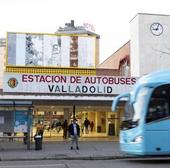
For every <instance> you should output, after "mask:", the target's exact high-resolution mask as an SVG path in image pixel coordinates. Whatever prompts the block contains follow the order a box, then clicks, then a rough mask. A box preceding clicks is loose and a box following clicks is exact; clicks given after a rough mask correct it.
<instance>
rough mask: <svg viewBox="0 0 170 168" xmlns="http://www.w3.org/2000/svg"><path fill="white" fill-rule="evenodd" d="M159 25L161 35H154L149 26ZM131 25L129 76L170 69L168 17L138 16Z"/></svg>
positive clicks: (169, 28) (169, 23) (169, 26)
mask: <svg viewBox="0 0 170 168" xmlns="http://www.w3.org/2000/svg"><path fill="white" fill-rule="evenodd" d="M153 23H159V24H161V25H162V26H163V33H161V34H160V35H154V34H153V33H152V31H151V25H152V24H153ZM130 24H131V76H142V75H145V74H148V73H150V72H152V71H155V70H161V69H167V68H169V67H170V61H169V58H170V38H169V37H170V16H169V15H154V14H138V15H136V17H135V18H134V19H133V20H132V21H131V22H130Z"/></svg>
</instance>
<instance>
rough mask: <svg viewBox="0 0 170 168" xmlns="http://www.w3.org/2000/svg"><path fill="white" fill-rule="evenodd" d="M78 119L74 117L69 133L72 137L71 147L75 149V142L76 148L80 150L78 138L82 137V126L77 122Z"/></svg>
mask: <svg viewBox="0 0 170 168" xmlns="http://www.w3.org/2000/svg"><path fill="white" fill-rule="evenodd" d="M76 121H77V120H76V119H74V120H73V122H72V123H71V124H70V125H69V128H68V130H69V133H70V137H71V147H70V149H71V150H73V149H74V148H73V145H74V143H75V145H76V149H77V150H79V146H78V138H79V137H80V126H79V125H78V124H77V122H76Z"/></svg>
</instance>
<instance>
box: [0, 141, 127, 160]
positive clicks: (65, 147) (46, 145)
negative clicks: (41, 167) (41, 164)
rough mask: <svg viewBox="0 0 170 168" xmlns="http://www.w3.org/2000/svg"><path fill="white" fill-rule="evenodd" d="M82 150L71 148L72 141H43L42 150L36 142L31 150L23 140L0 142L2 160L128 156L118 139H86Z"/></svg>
mask: <svg viewBox="0 0 170 168" xmlns="http://www.w3.org/2000/svg"><path fill="white" fill-rule="evenodd" d="M79 148H80V150H70V142H69V141H68V140H67V141H55V142H54V141H52V142H43V149H42V150H38V151H36V150H35V147H34V144H32V145H31V150H27V149H26V146H25V145H24V144H22V143H21V142H17V141H14V142H0V160H1V161H5V160H41V159H43V160H45V159H56V160H57V159H60V160H62V159H67V160H71V159H72V160H73V159H74V160H76V159H77V160H80V159H86V160H87V159H91V160H93V159H115V158H123V157H126V156H124V155H123V154H121V153H120V151H119V143H118V142H117V141H106V140H104V141H89V140H88V141H84V140H80V142H79Z"/></svg>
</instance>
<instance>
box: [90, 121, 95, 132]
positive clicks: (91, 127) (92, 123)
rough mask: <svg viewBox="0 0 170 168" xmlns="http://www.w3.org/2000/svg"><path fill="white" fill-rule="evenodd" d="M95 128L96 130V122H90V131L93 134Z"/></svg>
mask: <svg viewBox="0 0 170 168" xmlns="http://www.w3.org/2000/svg"><path fill="white" fill-rule="evenodd" d="M93 128H94V122H93V121H91V122H90V130H91V132H93Z"/></svg>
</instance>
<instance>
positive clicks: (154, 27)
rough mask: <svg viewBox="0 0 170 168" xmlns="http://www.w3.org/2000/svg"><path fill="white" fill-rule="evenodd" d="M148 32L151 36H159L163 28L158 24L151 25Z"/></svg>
mask: <svg viewBox="0 0 170 168" xmlns="http://www.w3.org/2000/svg"><path fill="white" fill-rule="evenodd" d="M150 30H151V32H152V34H153V35H155V36H160V35H161V34H162V33H163V26H162V25H161V24H160V23H152V24H151V26H150Z"/></svg>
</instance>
